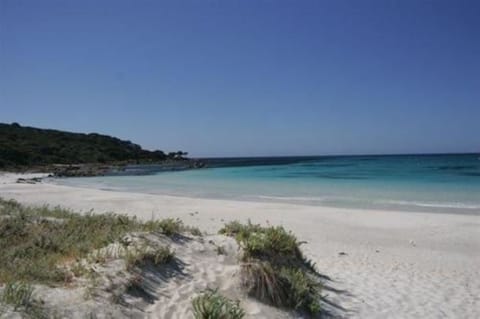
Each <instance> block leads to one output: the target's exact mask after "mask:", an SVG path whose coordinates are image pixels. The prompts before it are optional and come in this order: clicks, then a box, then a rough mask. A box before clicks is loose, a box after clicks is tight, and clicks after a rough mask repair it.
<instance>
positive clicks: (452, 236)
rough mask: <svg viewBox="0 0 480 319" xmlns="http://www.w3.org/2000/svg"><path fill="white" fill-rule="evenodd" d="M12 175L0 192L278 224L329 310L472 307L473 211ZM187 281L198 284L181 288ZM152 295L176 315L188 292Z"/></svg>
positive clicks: (478, 242)
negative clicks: (320, 278) (208, 195)
mask: <svg viewBox="0 0 480 319" xmlns="http://www.w3.org/2000/svg"><path fill="white" fill-rule="evenodd" d="M19 177H21V176H20V175H16V174H3V175H0V197H2V198H5V199H10V198H12V199H16V200H17V201H19V202H21V203H25V204H29V205H43V204H48V205H53V206H55V205H61V206H63V207H67V208H72V209H74V210H77V211H82V212H86V211H89V210H92V209H93V210H94V212H98V213H102V212H116V213H125V214H128V215H135V216H137V217H138V218H141V219H151V218H164V217H178V218H181V219H182V220H183V221H184V222H185V223H186V224H187V225H192V226H197V227H199V228H200V229H201V230H204V231H207V232H208V233H210V234H215V233H216V232H217V231H218V229H219V228H220V227H221V226H222V225H223V224H224V223H225V222H228V221H232V220H239V221H247V220H248V219H250V220H251V221H252V222H254V223H262V224H271V225H283V226H284V227H285V228H286V229H288V230H291V231H293V232H294V233H295V234H296V236H297V237H298V238H299V240H302V241H306V242H307V243H306V244H305V245H304V246H303V249H304V252H305V254H306V255H307V257H308V258H310V259H312V260H313V261H314V262H315V263H316V264H317V267H318V270H319V272H320V273H322V274H323V275H325V276H328V277H330V280H329V281H327V286H328V287H330V288H327V289H325V290H324V291H323V293H324V295H325V297H326V299H327V300H328V301H329V302H331V309H332V311H333V313H334V314H335V316H338V317H345V318H479V317H480V267H479V265H480V216H475V215H454V214H434V213H414V212H395V211H380V210H360V209H358V210H357V209H340V208H329V207H318V206H306V205H305V206H302V205H293V204H285V203H258V202H246V201H233V200H213V199H198V198H187V197H173V196H164V195H149V194H139V193H126V192H113V191H104V190H97V189H84V188H77V187H69V186H59V185H53V184H48V183H45V182H42V183H36V184H19V183H16V180H17V178H19ZM185 258H188V256H185ZM194 262H195V260H191V264H192V263H194ZM220 265H222V264H220ZM224 265H225V267H224V268H222V269H217V268H218V265H217V266H215V262H214V261H213V259H212V264H211V265H210V264H202V265H195V267H196V268H195V269H196V270H193V271H196V272H199V273H200V272H203V273H202V274H203V276H200V275H198V276H200V277H201V280H203V283H204V284H208V281H209V280H213V281H216V282H217V283H219V284H221V285H224V286H228V283H229V280H231V278H232V273H231V271H230V270H231V269H229V268H228V265H229V263H228V262H226V263H225V264H224ZM192 267H193V266H192ZM192 269H193V268H192ZM200 277H199V278H200ZM199 280H200V279H199ZM177 284H178V283H177ZM178 285H180V284H178ZM168 288H169V289H178V287H173V286H170V287H168ZM195 289H199V286H194V285H193V286H192V287H190V288H189V290H188V291H195ZM162 298H164V299H162V302H163V304H167V300H168V299H169V298H170V299H171V300H170V303H169V305H170V308H169V309H168V311H169V312H168V313H167V312H166V309H165V308H163V309H159V308H155V307H152V309H150V311H151V312H150V314H149V315H150V317H151V318H170V317H171V318H183V317H182V314H184V313H183V312H182V311H184V309H182V306H184V303H182V302H181V301H182V300H186V299H188V298H186V297H185V296H184V295H183V294H182V293H181V291H180V290H179V293H177V294H175V296H171V297H168V296H167V297H162ZM187 301H188V300H187ZM255 307H256V306H255V304H253V303H250V304H249V305H247V307H246V310H247V315H248V317H249V318H259V317H271V318H274V317H275V316H276V315H275V314H274V313H273V312H271V313H270V315H265V314H266V313H268V311H266V310H265V309H263V310H262V309H256V308H255ZM272 311H273V310H272ZM167 314H168V316H167Z"/></svg>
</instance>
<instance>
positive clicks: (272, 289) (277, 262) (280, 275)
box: [220, 222, 322, 315]
mask: <svg viewBox="0 0 480 319" xmlns="http://www.w3.org/2000/svg"><path fill="white" fill-rule="evenodd" d="M220 233H221V234H225V235H228V236H232V237H235V238H236V240H237V241H238V243H239V245H240V246H241V247H242V249H243V255H242V261H243V263H242V265H241V269H242V272H241V275H242V282H243V286H244V287H245V288H246V290H247V292H248V293H249V295H251V296H253V297H255V298H257V299H258V300H260V301H262V302H265V303H268V304H271V305H274V306H277V307H285V308H288V309H294V310H297V311H300V312H306V313H308V314H312V315H313V314H316V313H318V312H319V311H320V303H319V300H320V292H321V288H322V287H321V283H320V278H319V274H318V273H317V271H316V270H315V266H314V264H312V262H311V261H309V260H307V259H306V258H305V257H304V256H303V254H302V251H301V250H300V245H301V244H302V242H300V241H298V240H297V238H296V237H295V236H294V235H293V234H292V233H291V232H287V231H286V230H285V229H284V228H283V227H280V226H277V227H273V226H270V227H262V226H260V225H255V224H252V223H251V222H248V223H247V224H241V223H239V222H231V223H229V224H226V225H225V226H224V227H223V228H222V229H221V230H220Z"/></svg>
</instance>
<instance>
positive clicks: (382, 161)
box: [57, 154, 480, 214]
mask: <svg viewBox="0 0 480 319" xmlns="http://www.w3.org/2000/svg"><path fill="white" fill-rule="evenodd" d="M204 161H205V162H206V163H207V166H208V168H203V169H194V170H182V171H162V169H161V168H160V167H158V166H151V165H144V166H130V167H128V168H127V170H126V171H125V172H124V173H122V175H115V176H102V177H85V178H83V177H82V178H65V179H59V180H57V182H58V183H61V184H66V185H75V186H81V187H95V188H99V189H109V190H116V191H133V192H142V193H153V194H168V195H174V196H188V197H201V198H217V199H233V200H247V201H262V202H286V203H296V204H305V205H319V206H332V207H346V208H366V209H390V210H401V211H426V212H439V213H466V214H480V155H478V154H477V155H475V154H449V155H385V156H315V157H258V158H223V159H222V158H216V159H204Z"/></svg>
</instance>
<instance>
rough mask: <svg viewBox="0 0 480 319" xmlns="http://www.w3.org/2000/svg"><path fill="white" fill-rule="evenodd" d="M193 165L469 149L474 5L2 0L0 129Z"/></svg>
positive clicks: (476, 23)
mask: <svg viewBox="0 0 480 319" xmlns="http://www.w3.org/2000/svg"><path fill="white" fill-rule="evenodd" d="M14 121H15V122H19V123H20V124H23V125H30V126H39V127H45V128H58V129H64V130H71V131H80V132H100V133H105V134H111V135H115V136H119V137H121V138H125V139H129V140H132V141H134V142H137V143H139V144H141V145H142V146H144V147H146V148H150V149H156V148H159V149H163V150H167V151H170V150H177V149H182V150H185V151H189V152H190V154H191V155H194V156H238V155H245V156H251V155H299V154H310V155H313V154H352V153H405V152H407V153H410V152H478V151H480V1H477V0H472V1H462V0H460V1H457V0H450V1H441V0H436V1H426V0H398V1H389V0H377V1H368V0H365V1H357V0H351V1H346V0H329V1H320V0H318V1H301V0H298V1H293V0H290V1H281V0H275V1H274V0H269V1H262V0H250V1H249V0H238V1H234V0H217V1H208V0H205V1H201V0H191V1H182V0H172V1H160V0H152V1H146V0H135V1H134V0H131V1H125V0H95V1H91V0H71V1H69V0H57V1H52V0H41V1H38V0H30V1H25V0H0V122H14Z"/></svg>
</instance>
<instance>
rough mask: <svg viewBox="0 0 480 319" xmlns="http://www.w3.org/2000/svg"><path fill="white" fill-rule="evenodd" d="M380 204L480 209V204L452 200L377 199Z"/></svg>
mask: <svg viewBox="0 0 480 319" xmlns="http://www.w3.org/2000/svg"><path fill="white" fill-rule="evenodd" d="M374 202H375V203H378V204H387V205H388V204H389V205H402V206H419V207H432V208H457V209H480V205H474V204H465V203H458V202H455V203H450V202H448V203H447V202H418V201H403V200H376V201H374Z"/></svg>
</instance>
